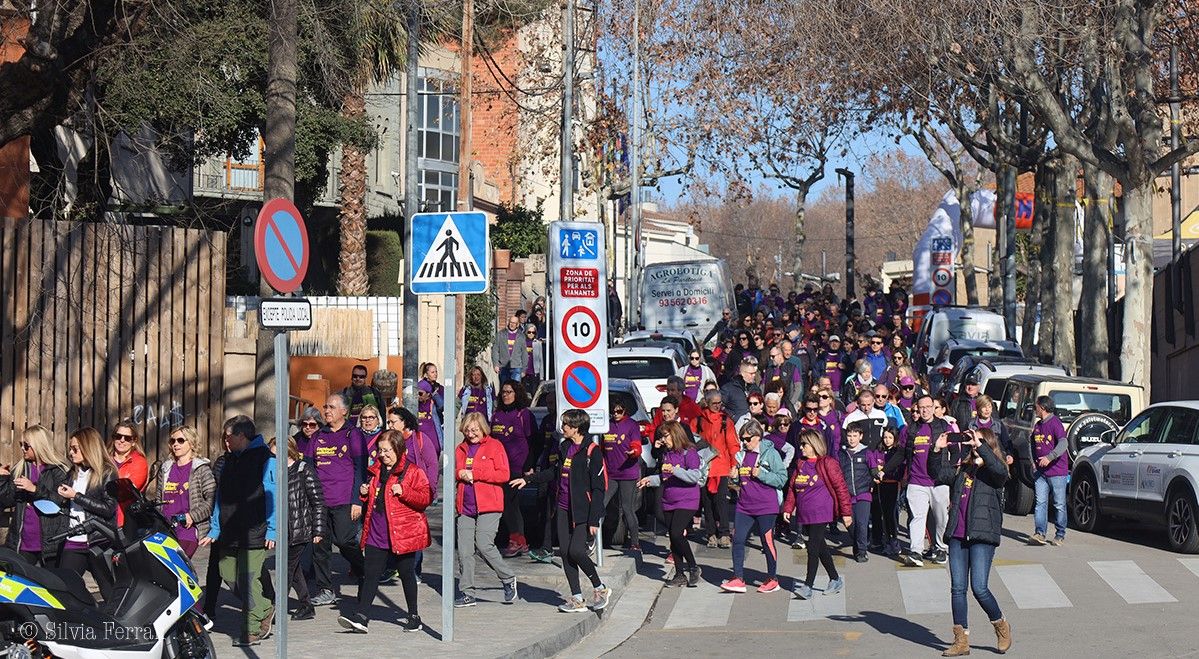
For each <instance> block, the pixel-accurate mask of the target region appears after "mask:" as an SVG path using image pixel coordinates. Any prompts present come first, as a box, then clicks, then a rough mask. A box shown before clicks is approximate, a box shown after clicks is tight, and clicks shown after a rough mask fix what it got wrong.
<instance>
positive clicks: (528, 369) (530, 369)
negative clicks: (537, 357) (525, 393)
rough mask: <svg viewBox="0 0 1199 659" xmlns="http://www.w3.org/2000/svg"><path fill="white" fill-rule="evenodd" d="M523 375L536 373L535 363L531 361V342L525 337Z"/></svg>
mask: <svg viewBox="0 0 1199 659" xmlns="http://www.w3.org/2000/svg"><path fill="white" fill-rule="evenodd" d="M525 355H526V357H525V375H536V374H537V365H536V364H534V363H533V342H532V341H530V340H529V339H528V337H525Z"/></svg>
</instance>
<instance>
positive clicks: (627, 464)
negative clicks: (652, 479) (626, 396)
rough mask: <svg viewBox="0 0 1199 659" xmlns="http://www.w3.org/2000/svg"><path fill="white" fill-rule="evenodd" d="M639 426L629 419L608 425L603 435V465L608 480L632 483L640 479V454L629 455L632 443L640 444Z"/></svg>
mask: <svg viewBox="0 0 1199 659" xmlns="http://www.w3.org/2000/svg"><path fill="white" fill-rule="evenodd" d="M640 440H641V426H640V425H638V424H637V422H636V421H634V420H632V419H630V418H629V417H627V416H626V417H624V418H623V419H621V420H620V421H616V422H614V423H612V424H610V425H609V428H608V432H607V433H605V434H604V465H605V466H606V467H607V468H608V478H609V479H610V480H614V481H634V480H637V479H638V478H641V465H640V457H641V456H640V454H638V455H629V450H630V449H631V448H632V446H633V443H634V442H638V443H640Z"/></svg>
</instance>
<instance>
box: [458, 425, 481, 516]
mask: <svg viewBox="0 0 1199 659" xmlns="http://www.w3.org/2000/svg"><path fill="white" fill-rule="evenodd" d="M478 452H479V445H478V444H471V443H470V442H467V444H466V466H465V467H463V469H471V468H473V467H474V463H475V454H476V453H478ZM462 485H463V487H462V514H463V515H466V516H467V517H477V516H478V515H479V504H478V502H477V501H476V499H475V484H474V483H473V482H472V483H463V484H462Z"/></svg>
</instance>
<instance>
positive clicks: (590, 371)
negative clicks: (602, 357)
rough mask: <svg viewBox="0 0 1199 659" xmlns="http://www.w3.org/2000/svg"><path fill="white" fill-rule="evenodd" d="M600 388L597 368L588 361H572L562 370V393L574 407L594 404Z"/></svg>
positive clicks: (581, 407)
mask: <svg viewBox="0 0 1199 659" xmlns="http://www.w3.org/2000/svg"><path fill="white" fill-rule="evenodd" d="M600 389H601V386H600V374H599V370H598V369H596V368H595V366H593V365H591V364H590V363H588V362H582V361H579V362H574V363H572V364H571V365H570V366H567V367H566V370H565V371H562V393H563V395H565V396H566V402H568V403H570V404H571V405H572V406H574V407H577V408H580V409H585V408H588V407H591V406H592V405H595V402H596V401H598V400H599V397H600Z"/></svg>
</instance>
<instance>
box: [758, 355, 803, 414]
mask: <svg viewBox="0 0 1199 659" xmlns="http://www.w3.org/2000/svg"><path fill="white" fill-rule="evenodd" d="M803 385H804V383H803V372H802V371H801V370H800V369H797V368H795V365H794V364H793V363H791V362H788V361H787V358H786V356H785V355H784V354H783V348H782V346H778V345H776V346H772V347H771V348H770V364H769V365H768V366H767V367H766V370H764V371H763V372H762V386H763V387H765V388H766V389H770V388H772V387H778V386H781V387H782V388H783V405H785V406H786V408H787V409H788V410H794V409H796V408H797V407H798V405H799V401H800V400H802V399H803Z"/></svg>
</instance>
